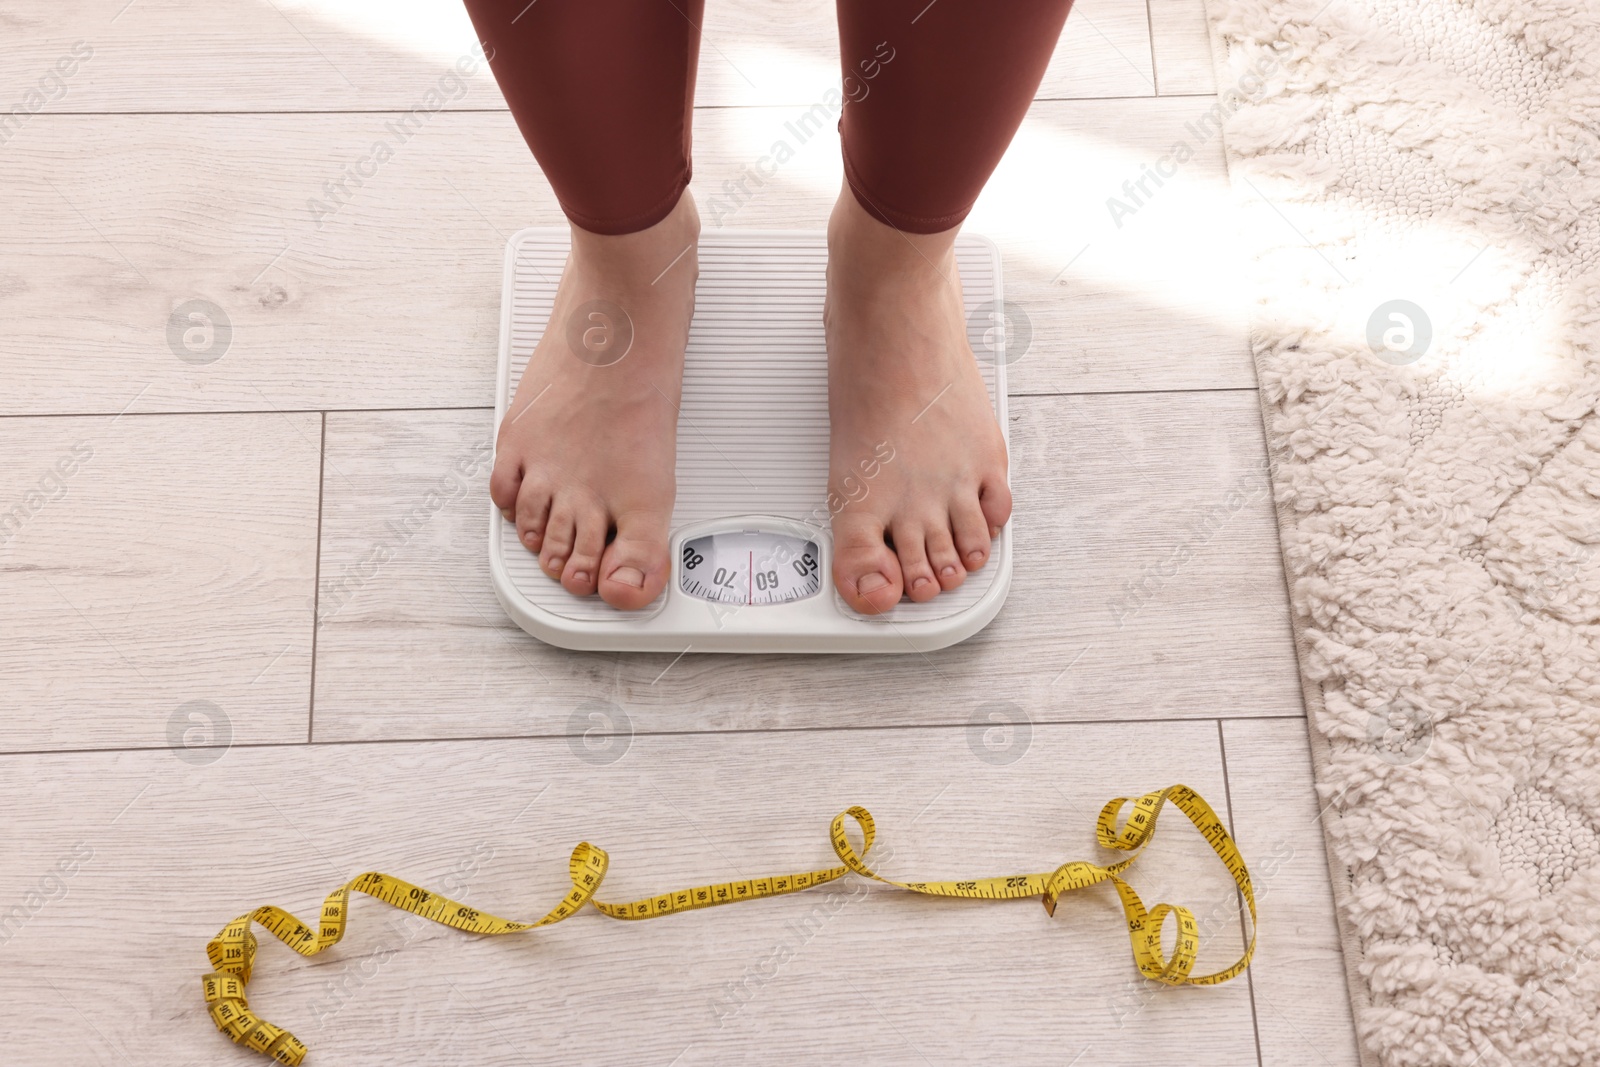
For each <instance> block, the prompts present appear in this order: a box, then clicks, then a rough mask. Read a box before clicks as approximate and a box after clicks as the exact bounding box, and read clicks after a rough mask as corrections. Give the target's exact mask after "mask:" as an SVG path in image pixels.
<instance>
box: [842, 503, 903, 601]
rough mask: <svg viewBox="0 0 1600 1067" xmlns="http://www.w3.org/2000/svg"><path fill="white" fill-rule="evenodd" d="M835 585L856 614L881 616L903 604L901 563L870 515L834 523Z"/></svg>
mask: <svg viewBox="0 0 1600 1067" xmlns="http://www.w3.org/2000/svg"><path fill="white" fill-rule="evenodd" d="M833 584H834V586H835V587H836V588H837V589H838V590H839V595H840V596H842V597H844V601H845V603H846V604H849V605H850V606H851V607H852V608H854V609H855V610H856V611H859V612H861V613H862V614H863V615H877V614H879V613H881V612H885V611H888V610H889V609H890V608H892V607H894V606H895V605H896V604H897V603H899V602H900V592H901V589H902V588H903V586H902V584H901V581H900V563H899V561H898V560H897V559H895V554H894V552H892V551H891V550H890V548H889V546H888V545H887V544H885V543H884V540H883V526H882V525H881V524H880V523H879V522H878V521H877V520H876V519H874V518H873V517H872V516H870V515H849V514H848V511H846V512H841V513H840V514H838V515H836V516H834V520H833Z"/></svg>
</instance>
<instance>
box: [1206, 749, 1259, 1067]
mask: <svg viewBox="0 0 1600 1067" xmlns="http://www.w3.org/2000/svg"><path fill="white" fill-rule="evenodd" d="M1217 755H1218V757H1219V759H1220V760H1221V762H1222V802H1223V803H1224V804H1226V805H1227V807H1228V833H1230V834H1232V835H1234V837H1233V839H1234V842H1235V843H1236V844H1237V843H1238V842H1239V836H1238V835H1239V831H1238V828H1237V827H1236V826H1235V825H1234V821H1233V782H1232V781H1230V780H1229V778H1228V737H1227V733H1226V732H1225V731H1224V730H1223V729H1222V720H1221V719H1218V720H1217ZM1240 847H1241V848H1242V847H1243V846H1242V845H1241V846H1240ZM1233 892H1234V901H1235V903H1234V906H1235V907H1236V908H1237V909H1238V911H1239V937H1240V938H1241V939H1242V940H1243V943H1244V944H1246V945H1248V944H1249V943H1250V931H1249V929H1248V928H1247V927H1246V925H1245V903H1244V893H1243V892H1242V891H1241V890H1240V889H1239V888H1238V887H1237V886H1235V887H1234V891H1233ZM1244 977H1245V988H1246V989H1247V990H1248V991H1249V993H1250V1029H1251V1031H1252V1032H1253V1033H1254V1034H1255V1040H1256V1067H1265V1064H1263V1063H1262V1060H1261V1021H1260V1019H1258V1018H1257V1017H1256V983H1255V977H1254V976H1253V975H1252V974H1251V973H1250V969H1249V968H1248V967H1247V968H1245V975H1244Z"/></svg>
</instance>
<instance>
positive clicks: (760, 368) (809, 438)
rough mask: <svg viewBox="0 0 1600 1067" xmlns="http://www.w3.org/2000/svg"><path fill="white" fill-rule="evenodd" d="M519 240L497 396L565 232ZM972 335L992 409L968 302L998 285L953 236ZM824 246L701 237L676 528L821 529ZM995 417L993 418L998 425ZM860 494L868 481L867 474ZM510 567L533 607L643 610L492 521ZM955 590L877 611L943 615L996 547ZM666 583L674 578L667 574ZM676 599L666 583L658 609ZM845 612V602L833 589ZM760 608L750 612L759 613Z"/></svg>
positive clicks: (548, 291)
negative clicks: (599, 592)
mask: <svg viewBox="0 0 1600 1067" xmlns="http://www.w3.org/2000/svg"><path fill="white" fill-rule="evenodd" d="M513 241H515V242H516V255H515V261H514V262H515V270H516V277H515V284H514V288H513V292H512V307H511V326H510V328H511V359H510V366H509V368H508V369H509V374H508V379H507V380H506V381H505V382H502V383H500V390H501V391H500V397H499V406H500V408H501V410H504V407H505V400H506V398H507V397H509V396H511V395H513V394H514V393H515V391H516V388H517V382H518V381H519V380H521V377H522V371H523V368H524V367H526V366H527V363H528V357H529V356H530V355H531V354H532V352H533V349H534V346H535V345H537V344H538V343H539V339H540V337H541V336H542V335H543V333H544V327H545V323H546V322H547V321H548V319H549V317H550V308H551V305H552V303H553V302H554V300H555V291H556V282H557V281H558V280H559V279H560V277H561V268H562V265H563V263H564V262H565V261H566V256H567V235H566V233H565V231H562V230H527V231H524V232H523V233H521V234H519V235H517V237H514V238H513ZM956 256H957V262H958V264H959V266H960V270H961V283H962V289H963V292H964V294H965V298H966V304H967V311H968V318H969V322H971V323H973V327H972V328H973V330H974V335H973V337H972V341H973V343H974V347H975V349H976V351H978V352H979V353H980V355H982V356H984V357H985V359H984V360H983V361H982V362H981V367H982V370H983V376H984V381H985V383H986V384H987V385H988V386H989V392H990V396H991V397H992V398H994V400H995V404H996V410H997V412H999V413H1001V414H1003V412H1004V406H1003V397H1002V396H1001V395H1000V393H999V390H1000V389H1003V381H1004V373H1003V368H1002V367H998V366H997V365H996V363H995V362H994V361H993V357H992V356H991V355H990V347H992V346H993V345H994V343H995V339H994V338H993V336H992V335H991V336H990V337H989V338H988V340H989V346H985V344H984V341H985V337H984V336H983V331H984V330H985V329H986V327H987V326H988V325H989V323H990V322H991V321H992V319H991V317H990V316H989V315H988V314H987V313H982V314H978V315H976V316H974V314H973V313H974V312H975V311H977V310H978V309H981V308H983V307H984V305H986V304H991V303H992V302H993V301H994V300H995V299H996V295H997V285H998V272H999V264H998V262H997V261H996V258H995V256H994V254H993V252H992V251H991V249H990V247H989V246H988V245H987V244H986V243H985V242H983V241H981V240H979V239H976V238H963V239H962V240H961V241H960V242H959V243H958V245H957V249H956ZM826 267H827V246H826V242H825V239H824V237H823V235H822V234H821V233H774V232H761V233H758V232H746V233H738V234H734V233H711V234H707V235H706V236H704V237H703V238H702V239H701V242H700V279H699V283H698V284H697V286H696V288H695V314H694V324H693V326H692V327H691V329H690V331H689V347H688V351H687V357H686V364H685V369H684V377H683V407H682V409H681V411H680V413H679V418H678V498H677V504H676V506H675V508H674V510H673V516H672V519H673V530H674V531H675V532H676V531H677V530H681V529H682V528H684V527H685V526H687V525H689V524H691V523H699V522H704V521H708V520H712V519H720V518H723V517H726V516H733V515H751V514H760V515H777V516H781V517H785V518H790V519H794V520H796V521H800V522H814V523H816V524H817V525H819V526H820V527H821V528H822V529H823V530H826V528H827V516H828V508H827V481H828V365H827V350H826V348H825V346H824V342H823V334H822V300H823V287H824V271H825V269H826ZM1004 424H1005V420H1004V418H1003V417H1002V418H1001V425H1002V426H1004ZM868 488H869V492H870V483H868ZM498 529H499V534H500V538H501V550H502V552H503V559H504V560H505V566H506V571H507V574H508V576H509V577H510V578H511V580H512V582H513V584H514V585H515V586H516V587H517V589H518V590H520V591H521V592H522V594H523V595H524V596H526V597H527V598H528V599H529V600H530V601H531V602H532V603H533V604H534V605H535V606H537V607H539V608H541V609H543V610H544V611H547V612H549V613H550V614H552V615H556V616H559V617H561V618H564V619H572V620H578V621H600V620H612V621H615V622H618V623H624V624H630V625H631V624H645V625H647V624H648V622H647V620H648V618H649V616H650V615H651V614H653V613H654V612H653V611H650V612H645V613H642V614H641V613H633V612H620V611H617V610H615V609H614V608H611V607H610V606H609V605H607V604H606V603H605V602H604V601H602V600H600V598H598V597H587V598H584V599H579V598H577V597H574V596H571V595H570V594H568V593H567V592H566V591H565V590H563V589H562V588H561V587H560V586H559V585H557V584H556V583H555V582H553V581H551V580H550V579H549V578H547V577H546V576H545V575H544V574H543V573H542V572H541V571H540V570H539V567H538V561H537V559H536V558H535V557H534V555H533V554H532V553H531V552H529V551H527V549H525V548H523V547H522V545H521V544H520V543H519V542H518V541H517V534H516V528H515V527H514V526H512V525H511V524H509V523H505V522H501V523H499V524H498ZM1009 547H1010V539H1009V537H1008V536H1002V538H1001V540H1000V541H999V542H997V544H996V546H995V553H996V558H995V559H994V560H991V561H990V563H989V565H988V566H986V567H985V568H984V569H983V570H981V571H979V572H978V573H976V574H974V575H972V576H970V577H969V578H968V579H967V581H966V582H965V583H964V584H963V585H962V586H961V588H960V589H958V590H956V591H955V592H953V593H944V594H942V595H940V596H939V597H937V598H935V599H934V600H932V601H930V602H929V603H926V604H913V603H911V602H910V601H903V602H902V603H901V604H900V605H899V606H898V607H896V608H895V609H894V610H893V611H891V612H889V613H888V614H887V615H884V616H880V617H879V619H880V620H883V621H887V622H891V623H897V622H910V621H917V620H933V619H943V618H949V617H951V616H954V615H956V614H959V613H960V612H962V611H964V610H966V609H968V608H970V607H971V606H972V605H973V604H974V603H976V602H977V600H978V598H979V597H980V596H982V594H983V593H984V591H985V590H987V589H988V588H989V583H990V581H991V580H992V576H993V575H994V574H995V573H996V572H997V570H998V567H997V565H996V564H997V562H998V559H999V555H1000V553H1003V552H1007V551H1009ZM674 581H676V576H674ZM671 595H674V593H673V591H672V590H671V589H669V590H668V592H667V594H665V595H664V596H663V597H662V598H661V599H660V600H658V601H657V604H656V610H659V607H660V606H661V605H662V604H664V603H665V602H666V597H667V596H671ZM821 595H823V596H829V597H832V598H833V600H834V603H835V605H836V606H837V607H838V609H839V611H840V612H841V613H842V614H843V615H845V616H848V617H852V618H865V616H860V615H857V614H856V613H855V612H853V611H851V610H850V609H849V608H848V607H847V606H845V604H844V603H843V602H842V601H840V600H838V598H837V595H836V594H834V593H833V592H832V586H831V582H830V583H828V584H827V590H826V591H825V592H824V593H823V594H821ZM758 610H759V609H758Z"/></svg>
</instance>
